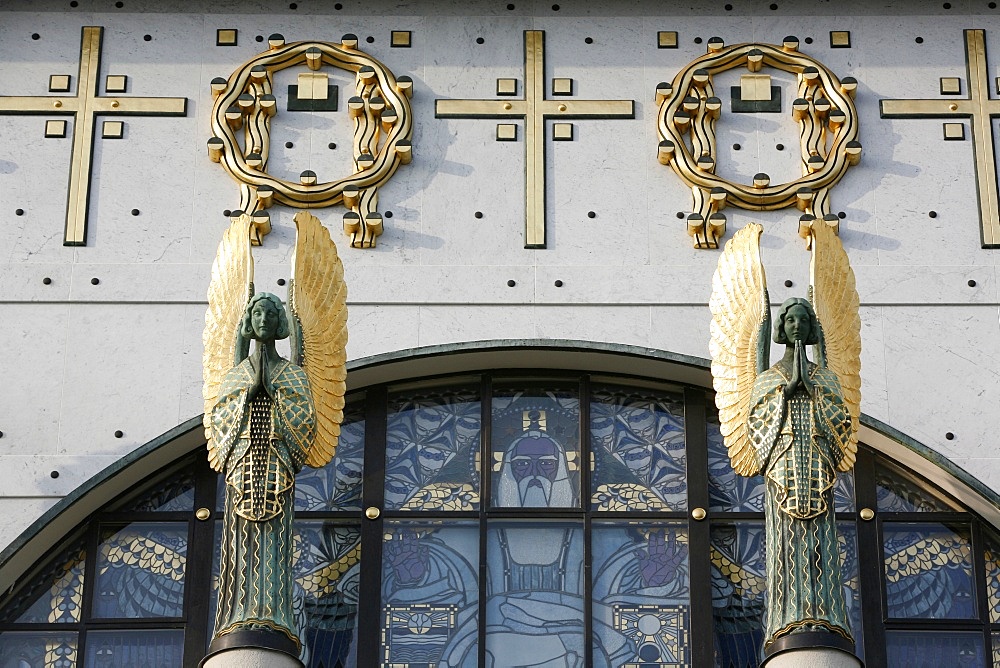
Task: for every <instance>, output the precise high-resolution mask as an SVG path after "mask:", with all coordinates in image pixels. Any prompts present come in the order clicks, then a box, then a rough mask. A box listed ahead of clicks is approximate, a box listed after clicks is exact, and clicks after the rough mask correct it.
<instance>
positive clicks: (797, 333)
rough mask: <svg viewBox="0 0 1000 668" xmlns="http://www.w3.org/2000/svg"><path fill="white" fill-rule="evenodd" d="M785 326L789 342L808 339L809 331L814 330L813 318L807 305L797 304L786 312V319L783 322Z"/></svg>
mask: <svg viewBox="0 0 1000 668" xmlns="http://www.w3.org/2000/svg"><path fill="white" fill-rule="evenodd" d="M782 326H783V327H784V328H785V338H787V339H788V342H789V343H795V342H797V341H802V342H805V341H808V340H809V333H810V331H812V318H810V317H809V311H807V310H806V307H805V306H802V305H801V304H796V305H795V306H793V307H792V308H790V309H788V311H786V312H785V321H784V323H783V324H782Z"/></svg>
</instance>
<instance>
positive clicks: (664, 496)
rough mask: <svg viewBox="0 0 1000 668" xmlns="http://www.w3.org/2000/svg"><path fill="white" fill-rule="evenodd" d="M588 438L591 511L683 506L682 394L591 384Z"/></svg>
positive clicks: (685, 481)
mask: <svg viewBox="0 0 1000 668" xmlns="http://www.w3.org/2000/svg"><path fill="white" fill-rule="evenodd" d="M590 437H591V449H592V451H593V455H594V475H593V483H592V485H593V495H592V505H593V508H594V510H684V509H685V508H687V456H686V452H685V449H684V401H683V395H681V394H679V393H667V392H655V391H652V390H625V389H619V388H596V389H595V390H594V392H593V396H592V398H591V402H590Z"/></svg>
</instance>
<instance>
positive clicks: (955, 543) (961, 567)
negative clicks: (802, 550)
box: [882, 522, 977, 665]
mask: <svg viewBox="0 0 1000 668" xmlns="http://www.w3.org/2000/svg"><path fill="white" fill-rule="evenodd" d="M882 535H883V549H884V555H885V590H886V592H885V593H886V603H887V606H888V607H887V612H888V616H889V617H902V618H910V619H912V618H922V619H971V618H975V617H976V616H977V611H976V602H975V595H974V593H973V583H972V544H971V540H970V538H969V530H968V527H965V526H959V527H956V526H949V525H945V524H940V523H930V522H928V523H921V524H916V523H902V522H886V523H885V524H884V525H883V527H882ZM941 665H946V664H941Z"/></svg>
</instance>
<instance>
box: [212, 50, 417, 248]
mask: <svg viewBox="0 0 1000 668" xmlns="http://www.w3.org/2000/svg"><path fill="white" fill-rule="evenodd" d="M268 46H269V50H268V51H267V52H265V53H262V54H259V55H257V56H255V57H254V58H251V59H250V60H249V61H247V62H246V63H244V64H243V65H242V66H240V67H239V68H238V69H237V70H236V71H235V72H233V74H231V75H230V76H229V79H228V80H227V79H223V78H221V77H219V78H216V79H213V80H212V95H213V96H214V97H215V104H214V105H213V107H212V134H213V136H212V138H211V139H209V140H208V155H209V158H211V159H212V161H213V162H219V163H221V164H222V166H223V167H224V168H225V169H226V171H227V172H229V174H230V176H232V177H233V178H234V179H236V181H238V182H239V183H240V208H239V210H238V211H236V212H235V213H234V215H233V217H234V218H238V217H239V216H240V215H241V214H243V213H245V214H247V215H249V216H250V218H251V220H252V221H253V225H254V228H253V242H254V244H255V245H259V244H260V241H261V238H262V237H263V236H264V235H266V234H267V233H268V232H270V230H271V223H270V216H269V215H268V213H267V211H266V209H268V208H269V207H270V206H271V205H272V204H273V203H274V202H280V203H281V204H286V205H288V206H292V207H296V208H306V209H318V208H323V207H327V206H332V205H334V204H339V203H341V202H343V203H344V205H345V206H347V207H348V208H349V209H350V211H348V212H347V213H345V214H344V231H345V232H346V233H347V234H349V235H350V236H351V246H353V247H355V248H371V247H373V246H375V238H376V237H378V236H379V235H380V234H382V216H381V214H379V213H378V187H379V186H381V185H383V184H384V183H386V182H387V181H388V180H389V178H390V177H391V176H392V175H393V173H395V171H396V169H397V168H398V167H399V165H400V164H406V163H409V162H410V159H411V157H412V146H411V144H410V139H411V136H412V134H413V113H412V111H411V109H410V102H409V98H410V97H411V95H412V94H413V81H412V80H411V79H410V78H409V77H399V78H398V79H397V78H396V77H395V76H394V75H393V73H392V72H391V71H389V68H387V67H386V66H385V65H383V64H382V63H380V62H379V61H378V60H376V59H375V58H372V57H371V56H369V55H368V54H366V53H364V52H362V51H360V50H358V38H357V36H355V35H350V34H348V35H344V37H343V39H342V41H341V42H340V43H339V44H336V43H333V42H292V43H291V44H285V40H284V37H282V36H281V35H271V36H270V38H268ZM302 64H304V65H306V66H307V67H308V68H309V69H310V70H312V71H314V72H315V71H319V70H320V69H321V68H322V67H323V66H324V65H330V66H333V67H337V68H340V69H342V70H347V71H349V72H354V73H355V76H356V92H355V95H354V96H353V97H351V98H350V99H349V100H348V102H347V111H348V115H349V116H350V117H351V119H352V121H353V122H354V139H353V142H352V144H353V146H352V148H353V156H354V163H353V164H354V173H353V174H351V175H350V176H347V177H345V178H342V179H339V180H336V181H326V182H321V181H319V178H318V177H317V175H316V173H315V172H313V171H310V170H306V171H304V172H302V174H301V176H300V177H299V182H298V183H293V182H292V181H286V180H284V179H279V178H277V177H275V176H271V175H270V174H268V173H267V159H268V151H269V145H270V128H271V119H272V118H273V117H274V116H275V114H276V113H277V111H278V105H277V100H276V99H275V96H274V94H273V92H272V90H273V82H274V74H275V73H276V72H280V71H281V70H284V69H287V68H289V67H294V66H296V65H302ZM323 92H325V90H324V91H323ZM241 129H242V130H243V133H242V135H243V136H242V142H241V140H240V138H239V137H238V136H237V131H238V130H241Z"/></svg>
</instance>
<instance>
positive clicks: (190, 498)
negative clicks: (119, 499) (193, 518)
mask: <svg viewBox="0 0 1000 668" xmlns="http://www.w3.org/2000/svg"><path fill="white" fill-rule="evenodd" d="M120 510H121V511H124V512H140V513H148V512H161V513H170V512H191V511H193V510H194V472H193V471H192V470H191V468H190V467H188V468H186V469H184V470H183V471H182V472H180V473H178V474H177V475H173V476H170V477H169V478H167V479H166V480H164V481H163V482H161V483H160V484H159V485H157V486H156V487H153V488H152V489H148V490H144V491H142V492H140V493H139V494H138V495H137V496H136V497H134V498H133V499H131V500H130V501H128V502H127V503H126V504H124V505H123V507H122V508H121V509H120Z"/></svg>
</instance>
